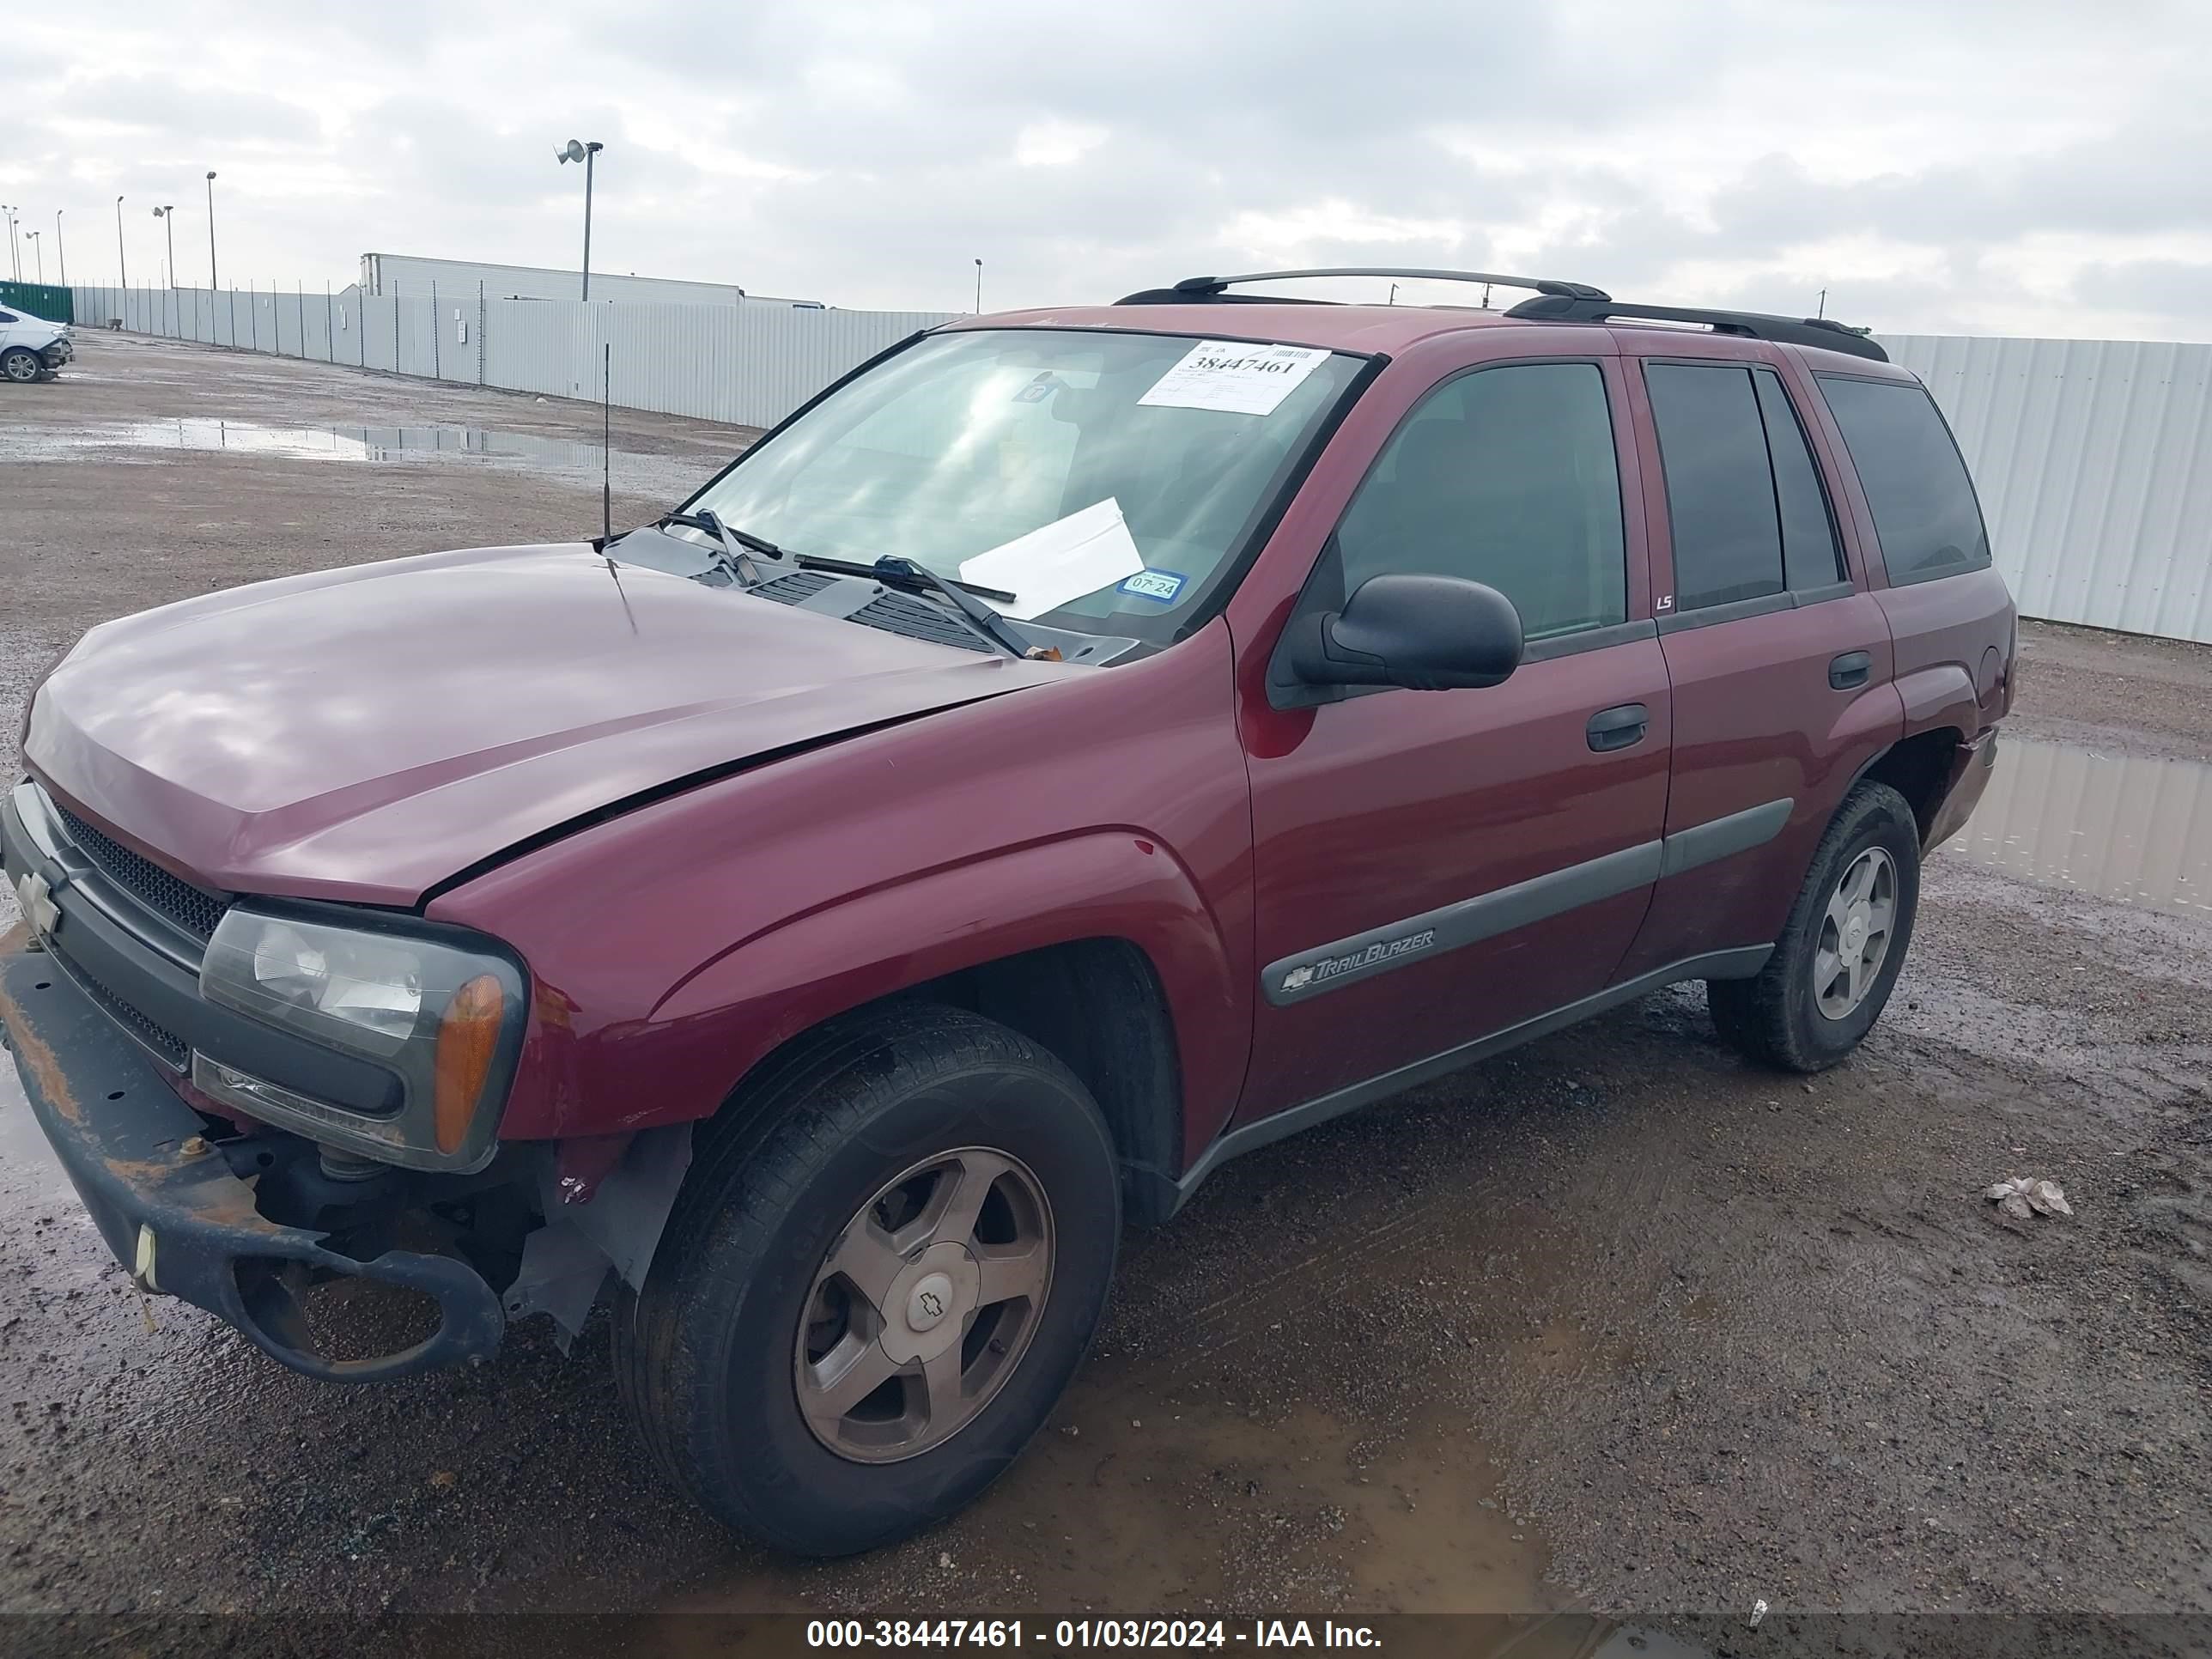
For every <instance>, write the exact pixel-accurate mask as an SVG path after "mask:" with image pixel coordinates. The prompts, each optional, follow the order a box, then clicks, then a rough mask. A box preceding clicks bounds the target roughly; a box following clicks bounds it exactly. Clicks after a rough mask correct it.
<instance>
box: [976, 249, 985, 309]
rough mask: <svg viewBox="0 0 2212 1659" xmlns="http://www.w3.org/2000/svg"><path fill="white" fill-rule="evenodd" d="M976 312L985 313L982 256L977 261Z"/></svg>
mask: <svg viewBox="0 0 2212 1659" xmlns="http://www.w3.org/2000/svg"><path fill="white" fill-rule="evenodd" d="M975 314H976V315H977V316H978V317H980V316H981V315H982V314H983V262H982V260H981V259H980V258H979V259H977V260H976V261H975Z"/></svg>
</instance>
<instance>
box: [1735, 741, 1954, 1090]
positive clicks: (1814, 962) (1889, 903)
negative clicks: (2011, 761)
mask: <svg viewBox="0 0 2212 1659" xmlns="http://www.w3.org/2000/svg"><path fill="white" fill-rule="evenodd" d="M1919 907H1920V826H1919V824H1918V823H1917V820H1915V818H1914V817H1913V816H1912V809H1911V807H1910V806H1908V805H1906V804H1905V797H1904V796H1902V795H1900V794H1899V793H1897V791H1896V790H1894V789H1892V788H1891V787H1889V786H1888V785H1887V784H1881V783H1862V784H1859V785H1857V786H1856V787H1854V788H1853V789H1852V790H1851V793H1850V794H1848V795H1846V796H1845V797H1844V804H1843V805H1842V806H1840V807H1838V809H1837V811H1836V816H1835V817H1833V818H1832V819H1831V820H1830V821H1829V823H1828V829H1827V833H1826V835H1824V836H1821V838H1820V847H1819V848H1818V849H1817V850H1816V851H1815V852H1814V854H1813V864H1812V867H1811V869H1809V870H1808V872H1806V876H1805V884H1804V886H1803V887H1802V888H1801V889H1800V890H1798V894H1797V900H1796V903H1795V904H1793V905H1792V906H1791V907H1790V919H1789V921H1788V922H1787V923H1786V924H1785V925H1784V927H1783V930H1782V937H1781V938H1780V939H1777V940H1776V941H1775V945H1774V954H1773V955H1772V956H1771V957H1768V958H1767V962H1766V966H1765V968H1764V969H1761V970H1760V971H1759V975H1758V976H1757V977H1756V978H1753V979H1741V980H1707V981H1705V1000H1706V1003H1707V1005H1708V1006H1710V1007H1711V1010H1712V1016H1713V1028H1714V1030H1717V1032H1718V1033H1719V1034H1720V1036H1721V1039H1722V1041H1723V1042H1727V1043H1728V1044H1729V1046H1730V1047H1731V1048H1735V1049H1737V1050H1738V1051H1739V1052H1741V1054H1744V1055H1745V1056H1746V1057H1747V1059H1751V1060H1757V1061H1759V1063H1760V1064H1762V1065H1766V1066H1775V1067H1777V1068H1778V1069H1780V1070H1783V1071H1790V1072H1820V1071H1826V1069H1827V1068H1828V1067H1829V1066H1833V1065H1835V1064H1837V1063H1838V1061H1840V1060H1843V1059H1844V1056H1845V1055H1847V1054H1850V1052H1851V1050H1852V1049H1854V1048H1857V1047H1858V1045H1859V1043H1860V1042H1861V1041H1862V1040H1863V1038H1864V1037H1865V1036H1866V1034H1867V1033H1868V1032H1869V1030H1873V1029H1874V1024H1875V1021H1876V1020H1878V1019H1880V1018H1881V1011H1882V1010H1883V1009H1884V1008H1885V1007H1886V1006H1888V1003H1889V994H1890V992H1891V991H1892V990H1893V988H1895V987H1896V984H1897V976H1898V975H1899V973H1901V972H1902V971H1903V970H1904V968H1905V952H1906V951H1907V950H1908V949H1909V948H1910V947H1911V943H1912V923H1913V919H1914V917H1915V915H1917V912H1918V910H1919Z"/></svg>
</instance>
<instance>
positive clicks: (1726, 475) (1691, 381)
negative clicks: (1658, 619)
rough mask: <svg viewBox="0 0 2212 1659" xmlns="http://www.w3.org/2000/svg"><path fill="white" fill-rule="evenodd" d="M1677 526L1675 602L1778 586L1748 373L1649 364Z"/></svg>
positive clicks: (1778, 563)
mask: <svg viewBox="0 0 2212 1659" xmlns="http://www.w3.org/2000/svg"><path fill="white" fill-rule="evenodd" d="M1644 386H1645V387H1646V388H1647V389H1648V390H1649V391H1650V394H1651V415H1652V419H1653V421H1654V422H1656V424H1657V426H1658V428H1659V459H1660V464H1661V465H1662V467H1663V468H1664V469H1665V471H1666V474H1667V520H1668V524H1669V525H1670V526H1672V528H1673V531H1674V608H1675V609H1676V610H1677V611H1697V610H1701V609H1703V608H1704V607H1705V606H1706V605H1730V604H1733V603H1735V601H1737V600H1739V599H1764V598H1765V597H1766V596H1767V595H1768V594H1770V593H1779V592H1782V521H1781V519H1780V517H1779V516H1778V513H1777V512H1776V510H1775V503H1774V475H1773V471H1772V467H1771V463H1769V461H1768V460H1767V458H1766V428H1765V422H1762V421H1761V420H1760V419H1759V398H1758V397H1757V395H1756V394H1755V393H1754V392H1753V390H1752V385H1751V372H1750V370H1748V369H1746V368H1738V367H1736V366H1735V365H1734V364H1721V363H1715V364H1710V365H1708V364H1703V363H1700V364H1697V365H1694V366H1692V365H1689V364H1683V363H1646V364H1645V365H1644Z"/></svg>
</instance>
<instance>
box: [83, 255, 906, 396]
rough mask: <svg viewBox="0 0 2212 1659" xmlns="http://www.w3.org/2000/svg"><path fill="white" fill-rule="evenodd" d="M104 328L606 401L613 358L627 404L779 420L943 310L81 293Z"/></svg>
mask: <svg viewBox="0 0 2212 1659" xmlns="http://www.w3.org/2000/svg"><path fill="white" fill-rule="evenodd" d="M75 293H76V305H77V315H78V317H79V318H80V319H84V320H85V321H87V322H88V323H91V324H93V325H101V324H105V323H106V321H108V320H109V319H121V320H122V323H123V325H124V326H125V328H127V329H133V330H137V331H142V332H144V333H149V334H159V335H163V336H166V337H169V338H173V339H183V340H198V341H201V342H204V343H208V344H212V345H222V346H232V345H234V346H238V347H240V348H243V349H246V350H252V351H273V352H279V353H281V354H283V356H288V357H310V358H317V359H320V360H322V361H324V362H337V363H352V364H354V365H355V366H356V367H358V368H380V369H384V370H387V371H396V372H397V373H399V374H420V375H424V376H428V377H431V378H435V379H438V380H458V381H461V382H464V383H466V384H469V385H474V386H500V387H503V388H506V389H508V390H512V391H517V392H543V393H544V394H545V395H546V396H548V397H555V398H587V399H596V398H598V397H599V370H600V363H601V356H600V353H601V348H602V347H603V346H607V345H611V346H612V347H613V348H614V363H613V385H612V387H611V396H612V398H613V400H614V401H615V402H616V403H617V404H622V405H623V407H624V408H627V409H649V410H658V411H659V412H661V413H663V414H668V415H694V416H699V417H700V418H702V419H704V420H710V421H729V422H735V423H736V424H738V425H741V426H772V425H774V424H775V422H778V421H780V420H781V419H782V418H783V417H784V416H786V415H788V414H789V413H790V412H791V411H792V410H794V409H796V408H797V407H798V406H799V404H802V403H804V402H805V400H806V399H807V398H811V397H812V396H813V395H814V393H816V392H818V391H820V390H821V389H822V387H823V386H826V385H827V384H828V383H829V381H831V380H835V379H836V378H837V376H839V375H840V374H843V373H844V372H845V371H846V370H847V369H848V368H853V367H854V365H855V364H857V363H860V362H865V361H866V359H868V358H870V357H872V356H875V354H876V353H878V351H881V350H882V349H884V347H886V346H889V345H894V344H896V343H897V342H899V341H900V340H902V339H904V338H905V337H907V336H908V335H909V334H912V333H914V332H915V331H916V330H918V329H924V328H933V327H935V326H936V325H938V324H939V323H941V322H945V321H946V320H947V319H948V315H949V313H944V312H935V311H813V310H808V309H803V308H797V307H789V306H777V305H758V306H756V305H742V306H732V305H720V306H691V305H601V304H599V303H598V302H597V301H593V302H592V303H591V304H589V305H586V304H585V303H584V302H583V301H579V300H493V299H489V298H486V297H484V296H483V295H482V294H481V293H480V292H479V291H478V290H477V289H474V288H471V289H465V290H463V291H461V292H458V293H454V292H448V291H447V290H444V289H440V290H439V291H438V292H437V293H436V294H435V296H434V295H430V294H427V293H426V294H423V295H405V294H403V295H398V296H396V297H393V296H381V297H380V296H378V295H363V294H362V293H361V292H360V291H359V290H358V289H355V290H353V291H351V292H349V293H347V294H343V295H340V294H331V293H321V294H310V293H306V292H304V291H301V290H296V289H295V290H294V291H292V292H289V293H288V292H286V291H284V290H283V289H276V290H274V291H271V290H270V289H236V290H233V289H216V290H215V291H214V292H212V293H210V291H209V290H207V289H128V290H124V289H113V288H79V289H76V290H75Z"/></svg>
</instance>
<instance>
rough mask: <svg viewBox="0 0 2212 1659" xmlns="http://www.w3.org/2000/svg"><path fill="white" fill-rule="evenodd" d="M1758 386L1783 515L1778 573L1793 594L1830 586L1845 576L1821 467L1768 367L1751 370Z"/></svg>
mask: <svg viewBox="0 0 2212 1659" xmlns="http://www.w3.org/2000/svg"><path fill="white" fill-rule="evenodd" d="M1751 380H1752V384H1753V386H1756V387H1757V388H1758V390H1759V415H1760V416H1762V417H1763V418H1764V419H1765V422H1766V453H1767V454H1768V456H1769V457H1770V458H1771V459H1772V461H1773V463H1774V497H1775V500H1776V501H1777V502H1778V504H1779V506H1780V507H1781V509H1782V513H1781V516H1782V575H1783V580H1785V581H1787V582H1788V583H1789V584H1790V591H1791V592H1795V593H1802V592H1807V591H1808V590H1809V589H1812V588H1816V587H1832V586H1834V585H1835V584H1836V583H1838V582H1839V581H1841V580H1844V555H1843V549H1842V548H1841V547H1840V546H1839V545H1838V544H1837V541H1836V521H1835V520H1834V519H1833V518H1832V517H1831V516H1830V514H1829V512H1828V498H1827V496H1826V494H1825V493H1824V492H1823V491H1822V489H1821V488H1820V470H1819V469H1818V468H1817V467H1815V466H1814V465H1813V452H1812V450H1811V448H1810V447H1808V445H1807V443H1806V441H1805V428H1803V427H1802V425H1800V424H1799V423H1798V420H1797V415H1796V410H1793V409H1791V408H1790V394H1789V393H1788V392H1784V390H1783V389H1782V377H1781V376H1780V375H1778V374H1776V373H1775V372H1774V371H1773V370H1772V369H1771V368H1757V369H1753V371H1752V374H1751Z"/></svg>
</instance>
